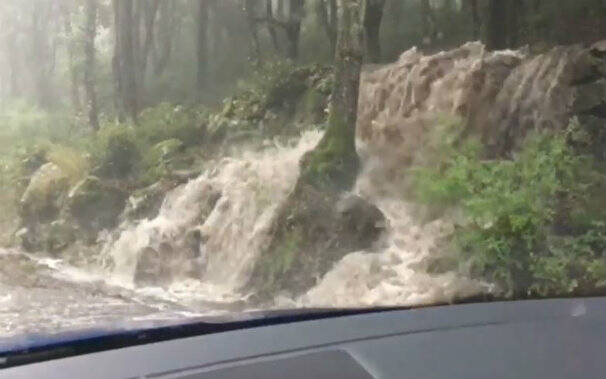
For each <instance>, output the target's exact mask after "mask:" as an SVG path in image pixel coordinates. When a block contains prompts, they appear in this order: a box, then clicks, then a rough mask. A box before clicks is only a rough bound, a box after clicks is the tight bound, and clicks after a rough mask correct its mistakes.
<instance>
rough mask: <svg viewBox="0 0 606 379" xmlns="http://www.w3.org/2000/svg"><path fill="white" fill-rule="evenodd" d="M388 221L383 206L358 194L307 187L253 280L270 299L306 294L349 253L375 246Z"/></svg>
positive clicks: (290, 205)
mask: <svg viewBox="0 0 606 379" xmlns="http://www.w3.org/2000/svg"><path fill="white" fill-rule="evenodd" d="M384 225H385V220H384V216H383V214H382V213H381V211H379V209H377V208H376V207H375V206H374V205H372V204H369V203H368V202H367V201H365V200H364V199H362V198H360V197H358V196H355V195H351V194H342V193H340V192H336V191H319V190H317V189H316V188H314V187H312V186H309V185H305V186H301V187H299V188H297V190H296V191H295V192H294V193H293V194H292V195H291V197H290V198H289V200H288V201H287V203H286V204H285V206H284V208H283V211H282V212H281V216H280V217H279V218H278V219H277V220H276V222H275V224H274V227H275V230H274V234H273V236H272V241H271V243H270V246H269V248H268V249H267V250H266V251H264V252H263V253H262V255H261V258H260V259H259V261H258V262H257V264H256V265H255V269H254V271H253V275H252V279H251V285H252V287H253V288H255V289H256V290H257V292H258V294H259V295H260V298H261V299H265V300H267V299H269V298H271V296H273V295H275V294H277V293H280V292H284V291H285V292H288V293H289V294H291V295H293V296H296V295H300V294H302V293H304V292H305V291H306V290H308V289H309V288H311V287H312V286H313V285H315V284H316V278H317V277H318V276H321V275H324V274H325V273H326V272H328V270H329V269H330V268H331V267H332V265H333V264H334V263H336V262H337V261H338V260H340V259H341V258H343V257H344V256H345V255H346V254H348V253H351V252H354V251H358V250H364V249H367V248H370V247H371V246H372V245H373V243H374V242H375V241H376V240H377V239H378V238H379V236H380V235H381V233H382V232H383V230H384Z"/></svg>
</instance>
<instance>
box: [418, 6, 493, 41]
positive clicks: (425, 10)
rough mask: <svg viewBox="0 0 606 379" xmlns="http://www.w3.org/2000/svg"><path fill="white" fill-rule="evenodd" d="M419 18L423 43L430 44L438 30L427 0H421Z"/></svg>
mask: <svg viewBox="0 0 606 379" xmlns="http://www.w3.org/2000/svg"><path fill="white" fill-rule="evenodd" d="M498 1H501V0H498ZM421 18H422V25H423V44H425V45H431V44H432V43H434V42H435V40H436V37H437V35H438V30H437V25H436V19H435V15H434V14H433V10H432V9H431V4H430V3H429V0H421Z"/></svg>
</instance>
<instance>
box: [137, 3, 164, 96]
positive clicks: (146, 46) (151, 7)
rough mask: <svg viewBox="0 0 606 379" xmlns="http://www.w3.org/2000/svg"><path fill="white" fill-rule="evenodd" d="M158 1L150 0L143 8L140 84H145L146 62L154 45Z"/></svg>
mask: <svg viewBox="0 0 606 379" xmlns="http://www.w3.org/2000/svg"><path fill="white" fill-rule="evenodd" d="M159 5H160V0H150V1H147V2H146V3H145V7H144V11H143V12H144V17H145V20H144V28H145V39H144V41H143V49H142V50H141V58H140V62H141V66H140V67H141V83H142V84H143V83H145V75H146V73H147V62H148V60H149V54H150V52H151V48H152V46H153V44H154V26H155V23H156V15H157V13H158V7H159Z"/></svg>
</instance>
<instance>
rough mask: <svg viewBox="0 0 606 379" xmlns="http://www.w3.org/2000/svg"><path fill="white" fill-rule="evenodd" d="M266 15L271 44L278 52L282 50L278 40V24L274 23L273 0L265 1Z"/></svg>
mask: <svg viewBox="0 0 606 379" xmlns="http://www.w3.org/2000/svg"><path fill="white" fill-rule="evenodd" d="M265 16H266V17H267V31H268V32H269V36H270V38H271V44H272V46H273V47H274V50H275V51H276V53H277V52H279V51H280V44H279V42H278V33H277V32H276V26H275V25H274V9H273V4H272V0H267V1H266V2H265Z"/></svg>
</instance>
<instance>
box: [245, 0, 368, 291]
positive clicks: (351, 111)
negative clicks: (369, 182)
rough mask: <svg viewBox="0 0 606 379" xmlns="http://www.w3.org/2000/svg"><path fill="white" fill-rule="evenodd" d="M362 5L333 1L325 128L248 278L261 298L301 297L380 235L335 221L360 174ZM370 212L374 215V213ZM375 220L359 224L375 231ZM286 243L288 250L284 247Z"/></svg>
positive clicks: (355, 1)
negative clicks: (335, 20) (334, 36)
mask: <svg viewBox="0 0 606 379" xmlns="http://www.w3.org/2000/svg"><path fill="white" fill-rule="evenodd" d="M364 5H365V0H340V7H339V8H340V9H339V29H338V30H339V32H338V35H339V37H338V41H337V53H336V56H335V80H334V85H333V91H332V100H331V104H330V111H329V121H328V128H327V130H326V133H325V134H324V137H323V138H322V140H321V141H320V142H319V143H318V145H317V147H316V148H315V149H314V150H312V151H310V152H308V153H307V154H305V155H304V156H303V158H302V159H301V162H300V167H301V174H300V176H299V180H298V181H297V184H296V186H295V189H294V190H293V191H292V192H291V194H290V195H289V197H288V199H287V200H286V202H285V203H284V204H282V206H281V207H280V209H279V211H278V215H277V217H276V221H275V222H274V224H273V227H272V231H271V237H270V242H269V243H268V247H267V249H265V251H263V252H262V253H261V255H260V257H259V260H258V261H257V263H256V265H255V267H254V270H253V272H252V275H251V281H250V283H249V284H250V286H251V287H252V288H256V289H258V290H259V293H258V295H259V297H260V298H261V299H263V298H271V296H272V295H274V294H275V293H277V292H278V291H282V290H287V291H289V292H291V293H296V294H299V293H304V292H305V291H307V290H308V289H309V288H310V287H311V286H313V284H314V283H315V279H314V275H316V274H318V273H320V275H321V274H322V273H323V270H327V269H328V268H329V267H330V266H331V265H332V264H334V262H336V261H338V260H339V259H340V258H341V257H343V256H344V255H345V254H347V253H349V252H351V251H356V250H359V249H364V248H365V247H366V246H368V243H369V242H368V240H367V241H362V239H360V238H359V237H360V236H362V235H373V236H374V235H377V236H378V234H379V233H378V232H376V231H373V232H371V233H366V232H365V231H362V232H361V230H362V228H359V227H357V226H354V227H353V228H352V227H351V226H347V225H351V222H350V221H344V220H343V218H342V217H341V216H340V215H342V210H343V206H344V204H343V202H342V200H343V198H344V196H343V195H344V194H346V193H347V191H349V190H351V188H352V187H353V185H354V183H355V180H356V177H357V174H358V170H359V158H358V155H357V153H356V149H355V127H356V117H357V108H358V90H359V85H360V72H361V67H362V60H363V58H364V41H363V35H364V29H363V17H364V11H365V10H364ZM373 213H374V214H379V215H380V211H378V210H376V212H373ZM378 220H379V218H373V220H370V219H369V220H368V222H366V221H364V222H363V224H365V225H373V227H372V228H373V229H376V228H375V227H374V225H376V223H377V222H378ZM348 228H351V229H350V230H353V232H351V233H350V232H348ZM352 237H353V238H352ZM369 240H372V241H374V240H375V238H374V237H371V238H369ZM293 241H295V242H294V243H295V250H294V251H293V250H292V248H290V247H289V246H292V245H293ZM286 254H288V258H286V259H288V260H289V261H290V262H291V263H289V264H287V265H285V266H284V267H281V268H280V269H278V270H274V269H273V267H276V266H275V265H272V263H271V262H276V261H278V262H283V261H284V259H285V255H286Z"/></svg>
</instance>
